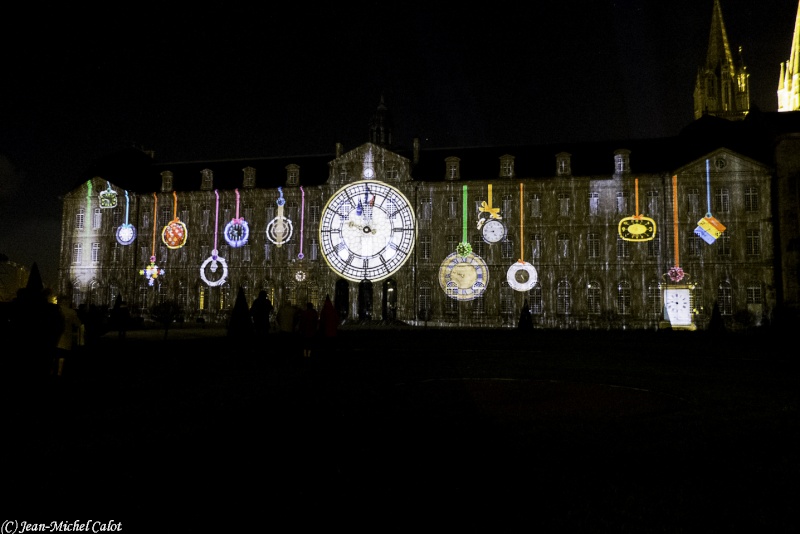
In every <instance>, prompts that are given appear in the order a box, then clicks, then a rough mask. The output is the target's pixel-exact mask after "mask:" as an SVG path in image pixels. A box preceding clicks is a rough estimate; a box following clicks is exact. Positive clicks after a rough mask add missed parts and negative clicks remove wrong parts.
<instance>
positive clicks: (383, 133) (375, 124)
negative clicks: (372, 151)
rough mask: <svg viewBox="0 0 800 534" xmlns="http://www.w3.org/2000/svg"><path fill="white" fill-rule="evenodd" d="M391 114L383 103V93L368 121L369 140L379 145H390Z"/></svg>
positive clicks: (386, 146)
mask: <svg viewBox="0 0 800 534" xmlns="http://www.w3.org/2000/svg"><path fill="white" fill-rule="evenodd" d="M392 127H393V125H392V116H391V114H390V113H389V109H388V108H387V107H386V104H384V103H383V94H381V102H380V104H378V109H376V110H375V113H374V114H373V115H372V119H371V120H370V121H369V140H370V141H371V142H372V143H374V144H376V145H378V146H381V147H384V148H391V147H392Z"/></svg>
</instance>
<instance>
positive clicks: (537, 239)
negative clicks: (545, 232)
mask: <svg viewBox="0 0 800 534" xmlns="http://www.w3.org/2000/svg"><path fill="white" fill-rule="evenodd" d="M531 256H532V257H534V258H541V257H542V234H533V235H532V236H531Z"/></svg>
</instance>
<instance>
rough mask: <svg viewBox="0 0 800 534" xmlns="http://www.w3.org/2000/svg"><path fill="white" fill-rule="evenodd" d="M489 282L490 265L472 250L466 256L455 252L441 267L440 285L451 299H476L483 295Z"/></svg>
mask: <svg viewBox="0 0 800 534" xmlns="http://www.w3.org/2000/svg"><path fill="white" fill-rule="evenodd" d="M488 283H489V267H488V266H487V265H486V262H485V261H484V260H483V258H481V257H480V256H478V255H476V254H473V253H472V252H470V253H469V254H467V255H465V256H462V255H461V254H459V253H458V252H454V253H452V254H450V255H449V256H447V258H445V259H444V261H443V262H442V265H441V267H439V286H441V288H442V290H443V291H444V292H445V294H446V295H447V296H448V297H450V298H451V299H455V300H473V299H476V298H478V297H480V296H481V295H483V292H484V291H485V290H486V286H487V284H488Z"/></svg>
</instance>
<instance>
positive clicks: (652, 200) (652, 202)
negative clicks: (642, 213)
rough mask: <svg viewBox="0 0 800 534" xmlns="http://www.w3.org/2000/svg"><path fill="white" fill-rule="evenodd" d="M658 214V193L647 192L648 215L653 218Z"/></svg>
mask: <svg viewBox="0 0 800 534" xmlns="http://www.w3.org/2000/svg"><path fill="white" fill-rule="evenodd" d="M656 213H658V191H648V192H647V214H648V215H650V217H653V216H654V215H655V214H656Z"/></svg>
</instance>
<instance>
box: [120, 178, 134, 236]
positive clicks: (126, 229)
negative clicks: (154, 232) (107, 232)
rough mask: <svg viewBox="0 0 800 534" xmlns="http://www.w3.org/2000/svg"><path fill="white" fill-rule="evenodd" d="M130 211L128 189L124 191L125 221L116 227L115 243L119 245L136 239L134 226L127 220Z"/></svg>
mask: <svg viewBox="0 0 800 534" xmlns="http://www.w3.org/2000/svg"><path fill="white" fill-rule="evenodd" d="M129 212H130V199H129V198H128V191H127V190H126V191H125V222H124V223H122V224H120V225H119V226H118V227H117V243H119V244H120V245H130V244H131V243H133V240H134V239H136V227H135V226H134V225H132V224H130V223H129V222H128V215H129Z"/></svg>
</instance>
